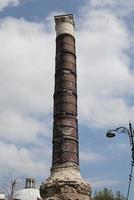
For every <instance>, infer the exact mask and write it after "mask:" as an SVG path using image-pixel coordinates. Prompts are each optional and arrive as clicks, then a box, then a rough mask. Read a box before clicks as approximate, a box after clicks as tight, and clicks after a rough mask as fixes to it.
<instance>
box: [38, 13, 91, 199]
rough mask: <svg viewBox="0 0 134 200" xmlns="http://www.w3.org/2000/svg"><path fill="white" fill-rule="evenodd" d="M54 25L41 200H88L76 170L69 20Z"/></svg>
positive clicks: (73, 60) (74, 92) (88, 190)
mask: <svg viewBox="0 0 134 200" xmlns="http://www.w3.org/2000/svg"><path fill="white" fill-rule="evenodd" d="M55 25H56V26H55V28H56V66H55V89H54V115H53V116H54V122H53V158H52V168H51V175H50V177H49V178H48V179H47V180H46V181H45V182H44V183H42V185H41V187H40V193H41V197H42V199H43V200H90V193H91V188H90V186H89V184H88V183H87V182H85V181H84V179H83V178H82V177H81V175H80V170H79V150H78V149H79V148H78V124H77V74H76V55H75V36H74V28H75V25H74V20H73V16H72V15H71V14H70V15H60V16H55Z"/></svg>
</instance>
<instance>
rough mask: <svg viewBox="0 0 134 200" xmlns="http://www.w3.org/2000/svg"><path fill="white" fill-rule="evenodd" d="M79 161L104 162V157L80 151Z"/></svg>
mask: <svg viewBox="0 0 134 200" xmlns="http://www.w3.org/2000/svg"><path fill="white" fill-rule="evenodd" d="M80 160H81V161H82V162H90V163H91V162H100V161H104V160H105V157H104V156H103V155H101V154H98V153H94V152H91V151H80Z"/></svg>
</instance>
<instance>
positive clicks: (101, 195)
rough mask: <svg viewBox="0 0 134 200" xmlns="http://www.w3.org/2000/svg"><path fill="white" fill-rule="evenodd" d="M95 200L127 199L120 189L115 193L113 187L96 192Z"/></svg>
mask: <svg viewBox="0 0 134 200" xmlns="http://www.w3.org/2000/svg"><path fill="white" fill-rule="evenodd" d="M93 200H126V198H125V197H124V196H123V195H122V194H121V193H120V191H118V192H116V193H115V194H114V193H113V191H112V190H111V189H108V188H104V189H103V190H102V191H99V192H97V191H96V192H95V194H94V197H93Z"/></svg>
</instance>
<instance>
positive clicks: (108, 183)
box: [89, 177, 124, 189]
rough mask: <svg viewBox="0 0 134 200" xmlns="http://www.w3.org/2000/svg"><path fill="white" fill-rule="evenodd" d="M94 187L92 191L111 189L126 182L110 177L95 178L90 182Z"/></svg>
mask: <svg viewBox="0 0 134 200" xmlns="http://www.w3.org/2000/svg"><path fill="white" fill-rule="evenodd" d="M89 182H90V184H91V185H92V189H94V188H95V189H97V188H104V187H107V188H111V187H112V186H114V185H121V184H123V183H124V182H123V181H120V180H116V179H112V178H110V177H94V178H91V179H90V180H89Z"/></svg>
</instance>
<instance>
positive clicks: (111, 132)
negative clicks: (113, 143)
mask: <svg viewBox="0 0 134 200" xmlns="http://www.w3.org/2000/svg"><path fill="white" fill-rule="evenodd" d="M106 136H107V137H109V138H112V137H115V133H114V132H113V131H108V132H107V134H106Z"/></svg>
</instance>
